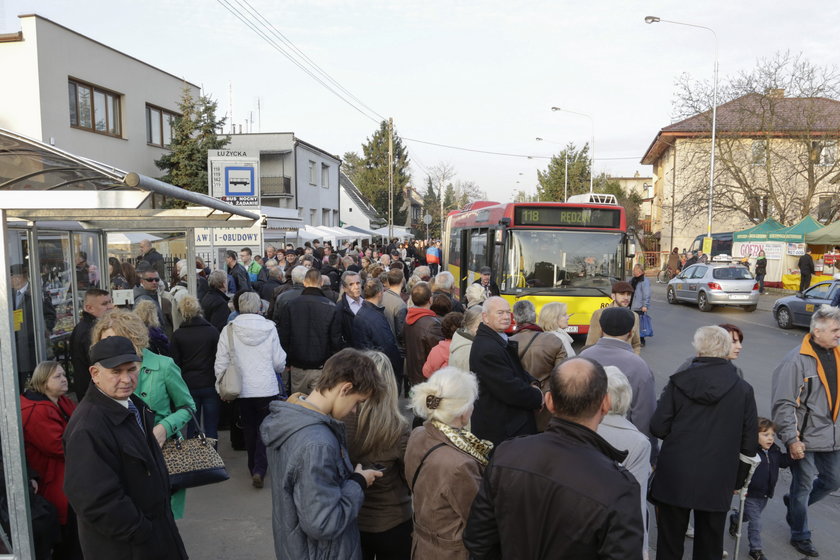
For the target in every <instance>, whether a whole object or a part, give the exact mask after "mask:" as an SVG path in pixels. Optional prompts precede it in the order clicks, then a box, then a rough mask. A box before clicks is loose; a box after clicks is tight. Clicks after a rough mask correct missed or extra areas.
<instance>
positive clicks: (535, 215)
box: [513, 206, 621, 229]
mask: <svg viewBox="0 0 840 560" xmlns="http://www.w3.org/2000/svg"><path fill="white" fill-rule="evenodd" d="M513 220H514V225H517V226H554V227H572V228H574V227H580V228H611V229H618V228H619V227H621V210H620V209H618V208H568V207H563V206H520V207H517V208H515V209H514V214H513Z"/></svg>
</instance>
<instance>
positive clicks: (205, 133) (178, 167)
mask: <svg viewBox="0 0 840 560" xmlns="http://www.w3.org/2000/svg"><path fill="white" fill-rule="evenodd" d="M217 105H218V104H217V103H216V102H215V101H213V100H212V99H211V98H209V97H207V96H205V95H201V96H199V98H198V99H195V98H193V96H192V93H191V92H190V88H188V87H184V91H183V94H182V96H181V100H180V101H179V102H178V110H179V111H180V112H181V115H180V116H179V117H177V118H176V119H175V123H174V126H173V130H172V142H171V143H170V144H169V150H170V151H169V152H168V153H166V154H164V155H163V157H161V158H160V159H159V160H157V161H155V165H157V166H158V169H160V170H161V171H165V172H166V173H165V175H163V176H162V177H161V178H160V180H161V181H164V182H166V183H170V184H172V185H175V186H177V187H181V188H183V189H187V190H189V191H193V192H197V193H202V194H207V193H208V189H209V186H208V179H207V171H208V170H207V152H208V150H218V149H221V148H224V147H225V146H226V145H227V144H228V142H230V138H229V137H227V136H224V137H222V136H219V135H218V130H220V129H221V127H222V126H223V125H224V122H225V119H224V118H221V119H217V118H216V109H217ZM166 205H167V206H170V207H172V206H178V207H184V206H185V205H186V203H185V202H182V201H172V200H170V201H167V202H166Z"/></svg>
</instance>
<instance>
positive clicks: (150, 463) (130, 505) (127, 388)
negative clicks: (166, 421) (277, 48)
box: [64, 336, 187, 560]
mask: <svg viewBox="0 0 840 560" xmlns="http://www.w3.org/2000/svg"><path fill="white" fill-rule="evenodd" d="M90 359H91V362H92V363H93V365H92V366H90V377H91V381H92V382H93V384H94V385H96V389H98V390H93V389H91V390H90V391H88V392H87V393H86V394H85V397H84V399H82V402H81V404H79V407H78V408H77V409H76V411H75V412H74V413H73V416H72V417H71V418H70V422H69V423H68V425H67V430H66V431H65V432H64V450H65V460H66V466H65V474H64V492H65V494H67V499H68V500H69V502H70V505H71V506H73V510H74V511H75V512H76V516H77V518H78V523H79V540H80V542H81V545H82V552H83V553H84V556H85V558H143V559H144V560H183V559H186V558H187V552H186V550H185V549H184V543H183V542H182V541H181V536H180V534H179V533H178V528H177V527H176V525H175V519H174V518H173V516H172V509H171V508H170V506H169V496H170V488H169V474H168V472H167V470H166V463H164V461H163V455H162V454H161V451H160V446H159V445H158V443H157V440H156V439H155V436H154V434H153V433H152V427H153V426H154V414H153V413H152V411H151V410H149V409H148V407H146V405H145V404H143V401H141V400H140V399H139V398H137V397H135V396H134V394H133V393H134V390H135V389H136V387H137V376H138V372H139V368H140V361H141V360H142V357H140V356H139V355H138V354H137V350H136V349H135V348H134V345H133V344H132V343H131V341H130V340H129V339H127V338H125V337H122V336H112V337H108V338H105V339H102V340H101V341H99V342H98V343H96V344H95V345H94V346H93V347H92V348H91V349H90Z"/></svg>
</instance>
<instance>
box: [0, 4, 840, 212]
mask: <svg viewBox="0 0 840 560" xmlns="http://www.w3.org/2000/svg"><path fill="white" fill-rule="evenodd" d="M224 3H227V4H230V5H233V6H234V7H236V8H238V9H239V10H240V11H244V9H245V7H246V6H251V7H253V9H254V10H255V11H256V13H257V14H259V15H261V16H262V17H264V18H265V21H267V22H270V24H271V25H272V26H273V27H274V28H276V29H277V30H278V31H279V32H281V33H282V34H283V35H285V36H286V37H287V38H288V39H289V40H290V41H291V42H292V43H293V44H294V45H295V46H296V47H297V48H298V49H300V50H301V51H302V52H304V53H305V54H306V55H307V56H308V57H309V58H310V59H311V60H313V61H314V62H316V63H317V64H318V66H320V67H321V68H323V69H324V70H325V71H326V72H327V73H328V74H329V75H330V76H331V77H332V78H333V79H335V80H336V81H337V82H338V83H340V84H341V86H343V88H345V89H346V90H349V91H350V92H351V93H352V94H353V95H354V96H355V97H356V98H357V99H358V100H360V101H361V103H363V104H364V105H365V106H366V107H367V108H364V107H362V106H360V104H359V103H358V102H355V101H354V103H355V104H356V105H357V106H358V107H359V108H360V109H361V112H360V111H359V110H357V109H355V108H353V107H351V106H350V105H348V104H347V103H345V102H344V101H342V100H341V99H340V98H339V97H337V96H335V95H334V94H333V93H331V92H330V91H328V90H327V89H326V88H324V87H323V86H322V85H320V84H319V83H317V82H316V81H314V80H313V79H312V78H310V77H309V76H308V75H306V74H305V73H304V72H303V71H302V70H300V69H299V68H297V67H296V66H294V65H293V64H292V63H291V62H289V60H288V59H287V58H285V57H284V56H283V55H282V54H281V53H280V52H278V51H277V50H276V49H275V48H273V47H272V46H271V45H269V44H268V43H267V42H265V41H264V40H263V39H262V38H261V37H260V36H259V35H258V34H256V33H255V32H254V31H252V30H251V29H249V28H248V27H247V26H246V25H245V24H244V23H242V22H241V21H240V20H239V19H237V18H236V17H235V16H234V15H233V14H232V13H231V12H230V11H229V10H228V8H226V7H225V5H223V4H224ZM27 13H37V14H39V15H41V16H44V17H47V18H49V19H52V20H53V21H55V22H57V23H59V24H61V25H64V26H65V27H68V28H70V29H72V30H74V31H77V32H79V33H82V34H83V35H86V36H88V37H90V38H92V39H95V40H97V41H99V42H101V43H104V44H106V45H108V46H111V47H113V48H115V49H117V50H119V51H122V52H124V53H126V54H128V55H131V56H133V57H135V58H139V59H141V60H143V61H145V62H148V63H150V64H152V65H154V66H156V67H158V68H161V69H163V70H165V71H167V72H170V73H172V74H175V75H177V76H179V77H183V78H185V79H186V80H188V81H190V82H192V83H195V84H198V85H200V86H201V87H202V88H203V91H204V93H206V94H209V95H210V96H212V97H213V98H214V99H216V100H217V101H218V102H219V113H220V114H222V115H227V116H229V117H231V118H230V119H229V122H231V121H232V122H233V123H235V124H236V125H237V127H238V126H239V125H241V126H242V129H243V131H246V130H249V129H250V130H251V131H252V132H278V131H283V132H287V131H291V132H294V133H295V134H296V135H297V137H299V138H301V139H303V140H305V141H307V142H310V143H312V144H315V145H316V146H318V147H320V148H323V149H325V150H326V151H328V152H331V153H334V154H338V155H342V154H344V153H345V152H347V151H357V152H361V145H362V143H363V142H364V141H365V140H366V139H367V138H368V137H370V136H371V135H372V134H373V132H374V131H375V130H376V129H377V128H378V121H379V117H380V116H384V117H392V118H393V119H394V125H395V129H396V131H397V133H398V134H399V135H400V136H401V137H403V138H404V139H414V140H423V141H427V142H433V143H438V144H446V145H451V146H458V147H463V148H470V149H475V150H485V151H491V152H501V153H507V154H519V155H524V156H532V157H531V158H527V157H507V156H500V155H489V154H479V153H474V152H468V151H462V150H454V149H450V148H442V147H436V146H431V145H428V144H422V143H419V142H416V141H412V140H406V141H405V144H406V146H407V148H408V152H409V158H410V159H411V162H412V169H411V171H412V182H413V184H414V185H415V187H418V188H424V184H425V176H426V174H427V172H428V171H429V170H430V169H432V168H433V167H434V166H437V165H438V164H440V163H444V162H445V163H449V164H450V165H451V166H452V167H453V168H454V169H455V171H456V173H457V176H456V179H458V180H463V181H474V182H475V183H477V184H478V185H479V187H480V188H482V189H483V190H484V191H485V192H486V193H487V195H488V198H489V199H491V200H498V201H507V200H511V198H512V196H513V193H514V192H515V191H516V190H520V189H521V190H524V191H525V192H526V193H533V192H534V190H535V188H536V184H537V173H536V172H537V170H538V169H545V168H546V167H547V165H548V157H550V155H551V154H552V153H557V152H558V151H559V150H560V149H561V146H562V145H563V144H565V143H567V142H574V143H575V144H577V145H582V144H583V143H585V142H588V141H589V139H590V137H591V136H593V132H594V139H595V172H596V173H600V172H606V173H609V174H610V175H612V176H632V175H633V174H634V173H636V172H639V173H640V174H641V175H643V176H649V175H650V174H651V173H652V169H651V167H650V166H644V165H641V164H640V163H639V160H640V159H641V156H642V155H643V154H644V152H645V150H646V149H647V147H648V146H649V145H650V143H651V141H652V140H653V139H654V137H655V135H656V133H657V132H658V131H659V129H661V128H662V127H664V126H667V125H668V124H670V123H671V122H672V114H673V97H674V91H675V87H674V83H675V81H676V80H677V79H678V78H679V77H680V76H681V75H682V74H684V73H687V74H689V75H690V76H691V77H692V78H694V79H698V80H711V78H712V73H713V66H714V59H715V48H714V44H715V43H714V38H713V35H712V33H710V32H708V31H705V30H702V29H694V28H689V27H684V26H680V25H674V24H668V23H657V24H653V25H646V24H645V23H644V17H645V16H647V15H655V16H659V17H660V18H662V19H668V20H673V21H681V22H686V23H692V24H696V25H703V26H707V27H710V28H712V29H714V30H715V32H716V34H717V38H718V52H719V54H718V58H719V64H720V76H721V80H724V79H725V78H726V77H727V76H729V75H733V74H735V73H737V72H738V71H741V70H749V69H750V68H752V67H753V66H754V65H755V63H756V60H757V59H759V58H761V57H771V56H773V55H774V53H776V52H779V51H791V52H793V53H801V54H802V55H803V56H804V57H805V58H806V59H808V60H810V61H811V62H813V63H815V64H820V65H831V64H834V63H835V62H836V61H837V57H836V53H838V52H840V35H838V34H837V33H836V29H835V25H833V24H835V23H836V22H837V21H838V19H840V3H837V2H828V1H826V0H816V1H814V2H811V3H809V4H808V9H794V8H793V7H792V5H791V4H790V3H789V2H782V1H770V2H761V3H756V2H732V1H731V0H729V1H719V0H707V1H706V2H676V1H674V0H671V1H666V0H658V1H639V0H634V1H632V2H627V1H620V0H593V1H591V2H586V3H585V2H579V1H565V0H562V1H561V0H530V1H527V2H515V1H511V0H504V1H503V0H483V1H452V0H425V1H423V2H404V1H397V2H394V1H392V2H387V1H384V0H366V1H361V0H288V1H282V0H247V2H246V0H178V1H177V2H176V1H173V0H170V1H166V0H143V1H137V0H133V1H131V0H75V1H73V2H68V1H56V0H0V32H16V31H19V30H20V26H19V23H18V20H17V16H18V15H20V14H27ZM256 18H257V16H256V15H253V14H252V15H251V16H250V19H251V20H252V21H254V20H256ZM8 79H10V77H9V76H4V81H5V80H8ZM552 106H558V107H561V108H565V109H568V110H569V111H574V112H577V113H584V114H587V115H589V116H590V117H591V120H590V118H587V117H583V116H579V115H576V114H573V113H566V112H562V111H561V112H552V111H551V107H552ZM368 108H369V109H368ZM362 113H366V115H365V114H362ZM536 137H542V138H544V139H545V141H543V142H537V141H536V140H535V139H536Z"/></svg>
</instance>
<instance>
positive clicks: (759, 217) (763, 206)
mask: <svg viewBox="0 0 840 560" xmlns="http://www.w3.org/2000/svg"><path fill="white" fill-rule="evenodd" d="M767 201H768V198H767V195H753V196H751V197H750V219H751V220H752V221H754V222H762V221H764V220H766V219H767Z"/></svg>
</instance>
